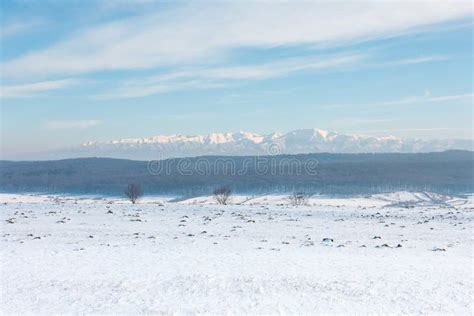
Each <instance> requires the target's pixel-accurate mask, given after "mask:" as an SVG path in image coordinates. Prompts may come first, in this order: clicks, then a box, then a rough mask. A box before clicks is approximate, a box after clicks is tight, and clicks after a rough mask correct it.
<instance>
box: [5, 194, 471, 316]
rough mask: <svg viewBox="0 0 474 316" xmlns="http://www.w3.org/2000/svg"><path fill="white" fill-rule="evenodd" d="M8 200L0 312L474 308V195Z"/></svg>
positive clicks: (304, 311) (464, 310) (430, 310)
mask: <svg viewBox="0 0 474 316" xmlns="http://www.w3.org/2000/svg"><path fill="white" fill-rule="evenodd" d="M0 201H1V202H2V203H1V205H0V214H1V223H2V224H1V247H0V249H1V250H0V251H1V252H0V256H1V282H0V294H1V295H0V312H1V313H2V314H25V313H33V314H41V313H47V314H63V313H73V314H82V313H108V314H144V313H146V314H151V313H159V314H176V315H189V314H191V315H192V314H216V315H223V314H226V315H229V314H230V315H240V314H264V313H265V314H298V315H300V314H315V313H331V314H334V313H340V314H367V313H371V314H373V313H385V314H387V313H389V314H400V313H410V314H418V313H426V314H456V315H470V314H472V312H473V303H472V297H473V296H472V295H473V270H472V269H473V268H472V262H473V261H472V259H473V257H472V255H473V253H472V250H473V237H472V223H473V211H474V209H473V207H474V205H473V198H472V196H470V197H465V198H463V197H445V196H439V195H435V194H430V193H409V192H399V193H393V194H380V195H375V196H366V197H358V198H351V199H344V198H338V199H334V198H333V199H331V198H328V197H313V198H311V199H310V200H309V201H308V205H306V206H299V207H293V206H290V205H289V204H288V201H287V199H286V197H285V196H274V195H271V196H254V197H242V196H238V197H234V199H233V201H232V204H231V205H226V206H220V205H216V204H215V203H214V202H213V200H212V198H210V197H203V198H194V199H188V200H181V201H178V200H177V199H176V200H174V201H173V200H171V199H170V198H147V199H143V200H141V201H140V203H139V204H136V205H132V204H130V203H127V202H126V201H123V200H118V199H103V198H100V197H64V196H39V195H37V196H34V195H7V194H4V195H0ZM397 245H401V247H398V248H397Z"/></svg>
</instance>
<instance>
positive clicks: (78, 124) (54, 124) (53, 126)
mask: <svg viewBox="0 0 474 316" xmlns="http://www.w3.org/2000/svg"><path fill="white" fill-rule="evenodd" d="M101 123H102V122H101V121H99V120H65V121H48V122H46V123H45V124H44V127H45V128H46V129H49V130H61V129H86V128H90V127H94V126H97V125H99V124H101Z"/></svg>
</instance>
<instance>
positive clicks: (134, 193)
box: [125, 183, 143, 204]
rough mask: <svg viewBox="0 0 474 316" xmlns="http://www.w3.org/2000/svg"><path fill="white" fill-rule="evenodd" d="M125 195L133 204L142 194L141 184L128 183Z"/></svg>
mask: <svg viewBox="0 0 474 316" xmlns="http://www.w3.org/2000/svg"><path fill="white" fill-rule="evenodd" d="M125 195H126V196H127V198H128V199H129V200H130V201H131V202H132V203H133V204H135V203H136V202H137V200H138V199H139V198H140V197H141V196H142V195H143V190H142V187H141V185H139V184H134V183H131V184H129V185H128V187H127V189H125Z"/></svg>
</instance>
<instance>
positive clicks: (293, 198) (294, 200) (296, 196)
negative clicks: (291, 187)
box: [288, 192, 309, 206]
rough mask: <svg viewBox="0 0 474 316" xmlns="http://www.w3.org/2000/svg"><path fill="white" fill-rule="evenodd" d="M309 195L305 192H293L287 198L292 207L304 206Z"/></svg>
mask: <svg viewBox="0 0 474 316" xmlns="http://www.w3.org/2000/svg"><path fill="white" fill-rule="evenodd" d="M308 198H309V195H308V194H307V193H306V192H294V193H293V194H291V195H290V196H289V197H288V200H289V201H290V204H291V205H293V206H299V205H305V204H306V203H307V202H308Z"/></svg>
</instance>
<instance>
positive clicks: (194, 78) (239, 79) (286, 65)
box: [100, 54, 366, 98]
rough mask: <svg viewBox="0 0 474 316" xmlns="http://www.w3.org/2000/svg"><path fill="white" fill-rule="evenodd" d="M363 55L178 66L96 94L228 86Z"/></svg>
mask: <svg viewBox="0 0 474 316" xmlns="http://www.w3.org/2000/svg"><path fill="white" fill-rule="evenodd" d="M364 58H366V56H364V55H362V54H354V55H345V56H333V57H325V58H298V59H287V60H280V61H276V62H272V63H265V64H260V65H242V66H233V67H208V68H193V69H185V70H178V71H174V72H169V73H165V74H161V75H158V76H150V77H146V78H140V79H135V80H128V81H126V82H124V83H123V84H121V85H120V87H119V88H117V89H115V90H113V91H110V92H108V93H106V94H104V95H101V96H100V98H124V97H125V98H126V97H144V96H148V95H152V94H157V93H163V92H169V91H176V90H189V89H209V88H222V87H229V86H233V85H237V84H242V83H246V82H249V81H252V80H265V79H270V78H278V77H283V76H287V75H290V74H293V73H298V72H302V71H317V70H324V69H334V68H338V67H342V66H346V67H347V66H350V65H353V64H355V63H356V62H358V61H360V60H362V59H364Z"/></svg>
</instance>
